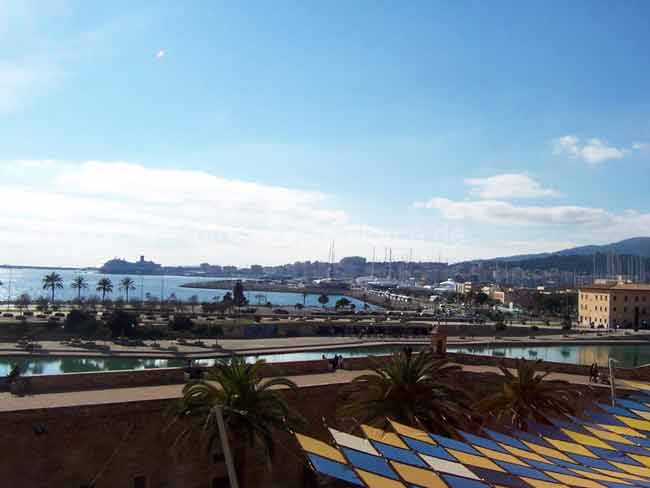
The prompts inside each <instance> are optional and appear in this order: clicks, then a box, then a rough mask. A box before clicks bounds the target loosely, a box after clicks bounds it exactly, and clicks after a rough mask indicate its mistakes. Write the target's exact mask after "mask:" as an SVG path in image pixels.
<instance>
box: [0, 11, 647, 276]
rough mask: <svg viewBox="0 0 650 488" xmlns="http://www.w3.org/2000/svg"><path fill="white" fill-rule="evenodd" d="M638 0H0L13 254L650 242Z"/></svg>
mask: <svg viewBox="0 0 650 488" xmlns="http://www.w3.org/2000/svg"><path fill="white" fill-rule="evenodd" d="M649 24H650V4H649V3H648V2H644V1H633V0H630V1H626V2H618V1H599V2H594V1H578V0H576V1H572V2H561V1H544V2H542V1H531V2H514V1H513V2H507V1H494V2H484V1H476V2H473V1H429V0H427V1H421V2H420V1H415V0H414V1H412V2H393V1H378V0H373V1H363V0H355V1H354V2H350V1H344V0H341V1H338V0H332V1H328V2H318V1H284V0H273V1H259V2H246V1H241V2H219V1H195V2H172V1H169V2H165V1H160V2H152V1H146V0H143V1H139V2H131V1H112V2H84V1H72V0H17V1H12V0H0V46H1V48H0V195H2V197H3V198H2V203H3V204H2V205H1V206H0V263H10V264H33V265H65V266H97V265H101V264H102V263H103V262H104V261H106V260H107V259H110V258H113V257H122V258H127V259H130V260H134V259H136V258H137V257H138V256H139V255H141V254H143V255H145V256H147V257H148V258H150V259H153V260H155V261H157V262H161V263H163V264H167V265H173V264H187V265H190V264H197V263H201V262H210V263H216V264H234V265H238V266H246V265H250V264H280V263H284V262H293V261H298V260H317V259H318V260H321V261H324V260H327V259H328V252H329V247H330V242H331V241H332V240H334V241H335V249H336V259H339V258H341V257H343V256H349V255H361V256H365V257H367V258H371V257H372V255H373V252H374V253H375V255H376V257H377V259H380V260H383V259H384V256H385V254H386V249H387V248H391V249H392V255H393V259H401V258H407V257H408V256H413V259H414V260H418V261H425V260H438V259H442V260H444V261H449V262H455V261H459V260H465V259H474V258H488V257H495V256H506V255H512V254H522V253H531V252H541V251H554V250H560V249H563V248H566V247H571V246H575V245H585V244H604V243H608V242H614V241H618V240H621V239H624V238H629V237H635V236H648V235H650V198H649V197H648V182H649V181H650V164H649V163H650V96H649V91H648V87H649V86H650V58H649V57H648V46H650V29H648V25H649Z"/></svg>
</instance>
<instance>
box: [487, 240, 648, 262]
mask: <svg viewBox="0 0 650 488" xmlns="http://www.w3.org/2000/svg"><path fill="white" fill-rule="evenodd" d="M609 252H613V253H616V254H623V255H628V256H643V257H646V258H648V257H650V237H632V238H630V239H625V240H622V241H619V242H613V243H611V244H603V245H587V246H578V247H572V248H569V249H563V250H561V251H556V252H544V253H538V254H521V255H515V256H504V257H498V258H494V259H486V260H483V261H507V262H510V261H529V260H535V259H545V258H549V257H552V256H592V255H593V254H607V253H609Z"/></svg>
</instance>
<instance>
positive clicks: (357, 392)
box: [337, 349, 470, 435]
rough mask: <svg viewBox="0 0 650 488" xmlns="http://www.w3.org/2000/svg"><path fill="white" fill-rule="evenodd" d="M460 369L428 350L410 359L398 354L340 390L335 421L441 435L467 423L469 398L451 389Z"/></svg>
mask: <svg viewBox="0 0 650 488" xmlns="http://www.w3.org/2000/svg"><path fill="white" fill-rule="evenodd" d="M459 370H460V366H458V365H451V364H449V362H448V360H447V359H440V358H437V357H436V356H434V355H433V353H432V351H431V350H428V349H427V350H425V351H422V352H421V353H419V354H417V355H415V356H413V357H410V355H408V354H406V353H404V352H399V353H395V354H393V357H392V358H391V359H390V360H389V361H388V362H386V363H383V364H378V365H377V366H375V367H373V368H372V373H370V374H364V375H361V376H358V377H357V378H355V379H354V380H352V382H351V383H350V385H349V386H348V387H347V388H345V389H344V390H343V393H342V401H343V404H342V406H341V407H340V408H339V410H338V412H337V413H338V415H339V417H341V418H343V419H347V420H352V421H353V422H354V423H355V424H356V426H358V425H360V424H369V425H374V426H376V427H380V428H386V427H387V426H388V425H387V424H388V419H392V420H395V421H397V422H400V423H403V424H406V425H410V426H413V427H416V428H420V429H424V430H427V431H429V432H437V433H440V434H444V435H453V434H454V431H455V429H456V428H460V427H463V426H465V424H467V423H469V421H470V414H469V405H470V401H469V398H468V396H467V394H466V392H465V390H464V389H462V388H456V387H454V386H452V384H451V381H449V380H450V377H451V375H452V374H453V373H455V372H457V371H459Z"/></svg>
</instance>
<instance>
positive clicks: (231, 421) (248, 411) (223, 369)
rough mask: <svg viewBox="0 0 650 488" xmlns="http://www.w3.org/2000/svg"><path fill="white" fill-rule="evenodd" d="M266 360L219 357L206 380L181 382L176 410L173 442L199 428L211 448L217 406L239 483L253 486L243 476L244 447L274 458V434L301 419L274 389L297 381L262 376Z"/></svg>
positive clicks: (216, 434) (216, 436)
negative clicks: (177, 430)
mask: <svg viewBox="0 0 650 488" xmlns="http://www.w3.org/2000/svg"><path fill="white" fill-rule="evenodd" d="M264 364H265V363H264V361H263V360H258V361H256V362H255V363H252V364H247V363H246V362H245V361H244V359H243V358H241V357H233V358H232V359H231V360H230V361H228V362H221V363H218V364H217V365H216V366H215V368H214V369H213V371H212V372H211V373H210V374H209V375H208V377H207V380H209V382H208V381H203V380H201V381H194V382H190V383H188V384H187V385H185V387H184V388H183V395H182V397H181V399H180V400H179V403H178V410H177V412H176V415H175V422H178V423H180V425H181V431H180V433H179V435H178V436H177V438H176V442H177V443H178V442H180V441H183V440H187V439H188V438H189V437H190V436H191V435H192V434H195V433H199V434H200V436H201V439H202V440H203V442H204V445H205V447H206V448H207V449H209V450H211V449H212V448H213V447H214V446H215V445H219V443H220V441H219V427H218V425H217V415H218V410H219V409H221V411H222V412H223V417H224V422H225V425H226V430H227V433H228V436H229V438H230V439H231V440H232V441H233V444H234V453H235V454H234V462H235V465H236V469H237V473H238V476H237V477H238V479H239V485H240V486H242V487H247V486H251V485H250V484H249V483H247V482H246V469H245V468H246V466H247V451H248V450H249V449H250V448H255V449H256V451H257V452H263V453H264V455H265V457H268V458H273V455H274V453H275V442H276V437H275V435H274V434H275V433H276V432H277V431H287V430H289V429H293V428H297V427H300V426H301V425H303V423H304V420H303V419H302V417H301V416H300V415H299V414H298V413H297V412H295V411H294V410H293V409H292V408H291V407H290V406H289V405H288V403H287V401H286V400H285V399H284V397H283V396H282V395H281V394H280V392H279V391H278V390H277V389H276V388H277V387H285V388H289V389H291V390H296V389H297V386H296V384H295V383H294V382H293V381H291V380H289V379H287V378H273V379H269V380H263V379H262V374H261V373H262V368H263V367H264ZM248 466H249V468H250V464H248Z"/></svg>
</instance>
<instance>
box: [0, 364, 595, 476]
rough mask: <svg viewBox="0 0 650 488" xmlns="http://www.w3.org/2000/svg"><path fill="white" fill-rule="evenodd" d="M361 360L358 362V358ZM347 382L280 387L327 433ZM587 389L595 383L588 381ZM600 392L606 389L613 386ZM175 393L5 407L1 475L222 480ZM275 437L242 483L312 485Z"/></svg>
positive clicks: (287, 442) (289, 447)
mask: <svg viewBox="0 0 650 488" xmlns="http://www.w3.org/2000/svg"><path fill="white" fill-rule="evenodd" d="M354 364H356V363H354ZM498 380H499V379H498V377H497V375H496V374H494V373H487V374H479V373H462V376H461V377H459V379H458V381H462V382H464V383H465V384H472V385H479V390H476V389H474V392H475V393H479V394H480V393H486V392H485V391H483V390H480V388H481V387H482V388H486V387H488V386H494V385H498ZM344 387H345V385H318V386H311V387H303V388H300V389H299V390H298V392H292V391H288V390H284V391H281V392H280V394H282V395H285V396H286V398H287V400H288V402H289V403H290V404H291V405H292V406H293V407H294V408H295V409H296V410H297V411H298V412H300V413H301V414H302V416H303V417H304V418H305V420H306V424H305V426H304V427H303V428H302V429H300V431H301V432H303V433H305V434H308V435H311V436H314V437H317V438H320V439H323V440H328V439H329V436H328V433H327V430H326V429H327V426H329V427H334V428H339V429H343V430H346V429H348V428H349V427H350V426H349V425H346V424H341V423H340V422H339V420H338V419H337V417H336V411H337V407H338V406H339V402H340V400H339V395H340V390H341V388H344ZM583 389H584V390H585V391H587V390H589V391H594V389H591V390H590V389H589V388H587V387H583ZM596 390H598V391H596V392H595V393H603V394H607V393H608V391H607V389H596ZM172 406H173V402H172V401H161V400H151V401H143V402H129V403H115V404H110V405H96V406H83V407H82V406H80V407H66V408H47V409H36V410H28V411H15V412H4V413H2V414H0V452H2V462H0V479H1V480H2V486H7V487H17V488H18V487H19V488H76V487H80V488H81V487H87V486H88V484H89V482H90V481H91V480H93V479H94V480H95V484H94V485H93V486H94V488H115V487H129V488H130V487H132V486H134V484H133V480H134V477H136V476H145V477H146V485H145V486H146V487H147V488H217V487H219V488H221V487H226V486H228V485H227V484H224V483H225V475H226V471H225V466H224V463H223V459H222V457H221V456H220V455H219V454H218V453H217V456H216V457H210V456H208V455H207V454H206V453H205V451H204V450H203V449H202V448H201V447H200V445H199V443H198V439H196V438H195V439H192V440H191V441H190V442H188V443H184V444H179V445H178V446H177V447H176V448H173V445H174V441H175V439H176V436H177V432H178V431H177V430H175V428H174V427H173V426H170V422H171V414H172ZM274 439H275V440H276V458H275V459H274V461H273V462H272V463H270V468H269V467H268V466H269V465H268V464H267V463H265V462H264V460H263V459H262V458H260V457H259V454H258V453H259V451H258V450H250V451H249V453H248V456H247V466H248V469H247V476H248V482H247V483H246V485H245V486H242V488H302V487H310V488H313V487H315V486H317V485H316V483H315V482H314V480H313V478H312V475H311V472H310V470H309V469H307V467H306V463H305V458H304V456H303V455H302V453H301V452H300V450H299V448H298V446H297V445H296V444H295V441H294V439H293V437H292V436H291V435H289V434H285V433H280V434H277V435H275V436H274Z"/></svg>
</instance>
